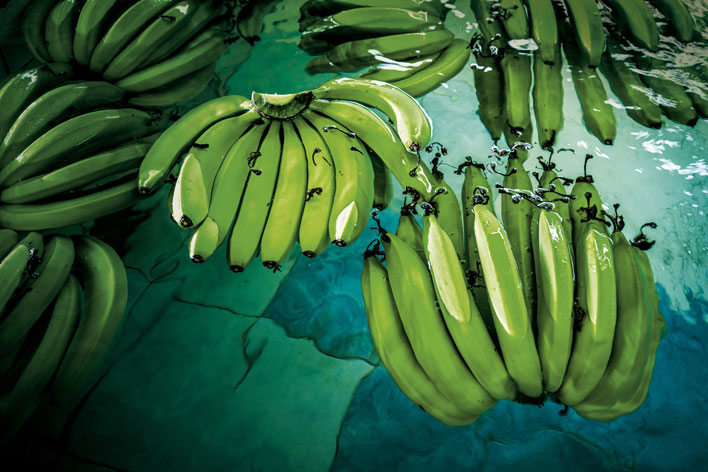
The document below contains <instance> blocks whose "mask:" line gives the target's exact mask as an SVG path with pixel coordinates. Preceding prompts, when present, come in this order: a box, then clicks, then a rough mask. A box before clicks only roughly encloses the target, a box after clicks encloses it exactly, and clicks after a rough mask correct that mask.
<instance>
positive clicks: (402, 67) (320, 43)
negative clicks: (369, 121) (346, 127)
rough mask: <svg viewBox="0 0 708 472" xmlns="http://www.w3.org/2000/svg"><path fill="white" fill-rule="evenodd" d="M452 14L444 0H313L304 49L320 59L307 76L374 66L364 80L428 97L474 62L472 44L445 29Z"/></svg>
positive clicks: (304, 23)
mask: <svg viewBox="0 0 708 472" xmlns="http://www.w3.org/2000/svg"><path fill="white" fill-rule="evenodd" d="M448 3H449V4H451V3H454V2H448ZM448 11H449V8H448V7H447V6H446V5H445V4H444V3H442V2H440V1H433V2H420V1H416V0H397V1H393V2H381V1H372V0H368V1H367V0H363V1H360V0H357V1H349V0H347V1H340V0H328V1H323V0H308V1H306V2H305V3H304V4H303V5H302V7H301V8H300V13H301V16H300V30H301V31H302V38H301V40H300V43H299V45H300V48H302V49H303V50H305V51H306V52H308V53H309V54H312V55H317V57H315V58H313V59H312V60H311V61H310V62H309V64H308V65H307V72H309V73H311V74H317V73H323V72H340V71H343V72H353V71H357V70H359V69H362V68H364V67H368V66H371V67H370V68H369V69H367V70H366V71H365V72H364V73H362V74H361V75H360V77H361V78H365V79H372V80H381V81H385V82H389V83H392V84H394V85H396V86H397V87H399V88H401V89H403V90H405V91H406V92H407V93H408V94H410V95H412V96H414V97H419V96H421V95H424V94H425V93H427V92H429V91H431V90H433V89H435V88H436V87H438V86H439V85H440V84H441V83H443V82H446V81H448V80H450V79H451V78H452V77H454V76H455V75H457V74H458V73H459V72H460V71H461V70H462V69H463V68H464V66H465V64H467V60H468V59H469V47H468V42H467V41H466V40H463V39H459V38H455V36H454V34H453V33H452V32H451V31H449V30H447V29H445V27H444V25H443V21H444V19H445V15H446V14H447V12H448Z"/></svg>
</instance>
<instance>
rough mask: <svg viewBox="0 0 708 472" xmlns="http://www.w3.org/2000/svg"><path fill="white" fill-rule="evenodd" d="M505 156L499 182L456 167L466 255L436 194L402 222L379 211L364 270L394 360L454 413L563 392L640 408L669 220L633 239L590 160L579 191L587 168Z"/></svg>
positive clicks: (602, 414) (599, 408)
mask: <svg viewBox="0 0 708 472" xmlns="http://www.w3.org/2000/svg"><path fill="white" fill-rule="evenodd" d="M497 157H498V156H497ZM504 157H506V158H507V159H506V161H507V162H506V164H507V165H506V172H504V173H503V178H502V182H501V183H496V184H495V185H494V186H492V185H491V184H490V180H492V179H491V177H494V179H498V177H497V176H492V175H491V174H487V173H486V171H487V169H490V168H493V167H494V166H491V167H490V165H489V164H486V165H485V164H484V163H481V162H476V161H474V160H473V159H472V158H471V157H468V158H467V159H466V161H465V162H463V163H462V164H461V165H460V166H459V167H458V169H457V170H456V172H457V173H458V174H462V173H464V175H465V178H464V184H463V188H462V208H463V212H462V213H463V219H464V239H465V252H464V254H463V255H462V256H460V255H458V253H457V251H456V250H455V247H454V244H453V242H452V240H451V238H450V237H449V235H448V234H447V233H446V232H445V231H444V230H442V229H441V227H440V224H439V219H438V216H437V210H436V207H435V205H432V204H431V202H430V201H427V202H426V201H424V199H422V198H419V197H415V198H414V199H413V200H412V201H411V202H410V203H407V204H405V205H404V207H403V210H402V212H401V216H400V218H399V221H398V228H397V229H396V231H395V233H394V232H393V231H387V230H386V229H383V228H382V227H381V224H380V223H379V225H378V226H379V236H378V238H377V239H375V240H374V241H372V243H371V244H370V245H369V247H368V248H367V251H366V253H365V254H364V269H363V273H362V279H361V282H362V293H363V296H364V304H365V307H366V313H367V318H368V322H369V329H370V333H371V337H372V340H373V343H374V346H375V348H376V350H377V352H378V354H379V357H380V359H381V362H382V364H383V366H384V367H385V368H386V370H387V371H388V372H389V374H390V375H391V377H392V378H393V380H394V381H395V383H396V384H397V385H398V387H399V388H400V390H401V391H402V392H403V393H404V394H405V395H406V396H407V397H408V398H409V399H410V400H411V401H412V402H413V403H414V404H416V405H417V406H419V407H420V408H422V409H423V410H424V411H426V412H427V413H428V414H430V415H432V416H433V417H435V418H437V419H438V420H439V421H441V422H443V423H445V424H448V425H465V424H470V423H472V422H473V421H475V420H476V419H477V418H478V417H479V416H480V415H481V414H482V413H483V412H484V411H486V410H488V409H490V408H492V407H493V406H494V405H495V403H496V402H497V401H498V400H511V401H516V402H519V403H529V404H534V405H541V404H543V403H544V402H545V401H546V400H547V399H550V400H551V401H553V402H556V403H559V404H563V405H565V406H566V407H567V406H570V407H572V408H573V409H574V410H575V411H576V412H577V413H578V414H579V415H580V416H582V417H584V418H588V419H592V420H597V421H611V420H614V419H616V418H618V417H620V416H623V415H626V414H629V413H631V412H633V411H635V410H636V409H638V408H639V407H640V406H641V404H642V403H643V402H644V399H645V398H646V395H647V392H648V389H649V384H650V382H651V378H652V373H653V369H654V364H655V360H656V352H657V349H658V345H659V342H660V341H661V338H662V337H663V335H664V333H665V330H666V325H665V321H664V317H663V316H662V314H661V313H659V311H658V296H657V293H656V290H655V285H654V276H653V273H652V268H651V265H650V263H649V258H648V257H647V255H646V253H645V252H644V251H645V250H647V249H649V248H650V247H651V246H652V245H653V244H654V242H653V241H650V240H649V239H648V238H647V237H646V235H644V233H643V229H644V228H645V227H648V226H649V227H656V225H655V224H653V223H649V224H647V225H644V226H642V232H640V235H639V236H638V237H636V238H634V239H632V240H631V241H630V240H628V239H627V237H626V236H625V235H624V233H623V232H622V229H623V228H624V218H623V216H620V215H619V214H618V209H619V204H615V205H614V206H613V208H614V211H611V210H610V209H609V208H608V207H607V206H605V205H604V204H603V203H602V200H601V199H600V195H599V193H598V191H597V188H596V187H595V185H594V183H593V178H592V176H591V175H588V174H587V171H585V173H584V175H582V176H579V177H577V178H576V179H575V183H574V184H573V186H572V188H571V189H570V191H569V192H566V190H565V188H564V186H566V185H570V184H571V183H573V180H572V179H567V178H565V177H562V176H559V175H558V174H557V173H556V172H555V170H554V169H555V164H554V163H552V162H551V161H550V159H549V161H548V162H544V161H542V160H541V159H540V158H539V160H540V163H541V165H542V173H540V175H539V172H537V171H533V172H532V173H531V175H529V173H528V172H527V171H526V169H525V168H524V165H523V162H522V161H521V160H520V158H519V157H518V156H517V153H516V152H515V149H511V150H510V152H507V153H505V154H504ZM591 157H592V156H589V155H588V156H587V157H586V167H587V160H588V159H589V158H591ZM488 175H489V178H488ZM531 176H534V177H535V178H536V179H537V181H538V186H536V187H534V185H533V184H532V180H531ZM493 181H494V180H492V182H493ZM495 198H496V199H501V200H502V201H501V213H500V215H499V216H497V214H496V210H495V206H494V205H493V199H495ZM432 200H433V201H434V198H433V199H432ZM417 213H421V214H420V218H418V217H416V216H415V214H417ZM421 218H422V226H421V223H420V219H421ZM377 221H378V220H377ZM610 227H612V228H613V229H612V231H610V230H609V228H610ZM379 256H383V257H382V258H381V259H380V258H379ZM565 411H566V410H565V409H564V410H561V414H564V412H565Z"/></svg>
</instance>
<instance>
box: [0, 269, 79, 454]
mask: <svg viewBox="0 0 708 472" xmlns="http://www.w3.org/2000/svg"><path fill="white" fill-rule="evenodd" d="M80 309H81V287H80V286H79V282H78V281H77V280H76V278H75V277H74V276H73V275H71V274H69V276H68V277H67V279H66V282H65V283H64V285H63V286H62V288H61V290H60V291H59V293H58V294H57V297H56V300H55V302H54V305H53V306H52V307H50V308H49V309H48V310H47V312H45V313H44V315H42V316H43V317H49V320H48V322H47V326H46V329H45V330H44V333H43V336H42V339H41V341H40V342H39V345H38V346H37V349H36V350H35V351H34V352H33V353H32V354H31V357H30V359H29V361H28V362H27V364H26V366H25V368H24V370H23V371H22V373H21V374H20V376H19V378H18V379H17V381H16V382H15V383H14V385H13V386H12V389H11V390H10V391H8V392H6V393H4V394H3V395H1V396H0V424H2V428H0V444H3V443H5V442H6V441H7V439H9V438H10V437H12V436H13V435H14V434H15V433H16V432H17V431H18V430H19V429H20V427H21V426H22V425H23V424H24V423H25V421H26V420H27V419H28V418H29V416H30V415H31V414H32V412H33V411H34V410H35V409H36V408H37V406H38V405H39V404H40V402H41V400H42V398H43V395H44V392H45V389H46V388H47V386H48V385H49V384H50V382H51V380H52V378H53V377H54V374H55V372H56V370H57V368H58V367H59V364H60V363H61V361H62V358H63V357H64V353H65V352H66V349H67V347H68V346H69V342H70V341H71V338H72V336H73V335H74V331H75V329H76V323H77V321H78V318H79V311H80ZM40 322H41V321H40Z"/></svg>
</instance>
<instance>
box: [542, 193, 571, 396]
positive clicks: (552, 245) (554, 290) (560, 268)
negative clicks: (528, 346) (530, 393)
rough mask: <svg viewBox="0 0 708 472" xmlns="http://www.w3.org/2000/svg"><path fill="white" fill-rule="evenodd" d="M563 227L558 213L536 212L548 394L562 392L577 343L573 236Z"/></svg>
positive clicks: (544, 381)
mask: <svg viewBox="0 0 708 472" xmlns="http://www.w3.org/2000/svg"><path fill="white" fill-rule="evenodd" d="M560 205H563V204H562V203H561V204H560ZM560 205H559V206H560ZM563 223H564V221H563V217H562V216H561V215H560V214H558V213H556V212H555V211H549V210H545V209H544V210H542V209H536V210H535V211H534V214H533V222H532V226H531V229H532V231H531V233H532V238H531V241H532V245H533V256H534V263H535V269H536V270H535V272H536V287H537V291H536V293H537V294H538V304H537V307H536V320H537V325H538V340H537V343H538V356H539V358H540V360H541V371H542V372H543V386H544V389H545V390H546V391H547V392H555V391H557V390H558V389H559V388H560V386H561V383H562V382H563V376H564V375H565V371H566V369H567V367H568V359H570V351H571V345H572V342H573V292H574V287H575V272H574V268H573V257H572V252H573V250H572V241H571V235H570V234H567V233H566V231H565V227H564V225H563Z"/></svg>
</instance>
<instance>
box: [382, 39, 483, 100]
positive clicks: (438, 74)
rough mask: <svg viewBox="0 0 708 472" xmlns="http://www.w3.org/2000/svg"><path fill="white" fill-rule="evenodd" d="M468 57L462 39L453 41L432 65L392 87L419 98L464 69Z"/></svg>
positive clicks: (395, 83) (467, 51)
mask: <svg viewBox="0 0 708 472" xmlns="http://www.w3.org/2000/svg"><path fill="white" fill-rule="evenodd" d="M469 57H470V51H469V48H468V43H467V42H466V41H464V40H462V39H453V40H452V41H451V42H450V44H449V45H448V46H447V47H446V48H445V49H443V51H442V53H441V54H440V57H439V58H438V59H437V60H436V61H435V63H434V64H432V65H431V66H430V67H426V68H425V69H423V70H421V71H418V72H416V73H415V74H413V75H411V76H410V77H406V78H405V79H402V80H397V81H396V82H394V84H393V85H395V86H396V87H399V88H401V89H402V90H404V91H405V92H406V93H408V94H409V95H411V96H413V97H420V96H421V95H425V94H426V93H428V92H430V91H431V90H433V89H435V88H437V87H438V85H440V84H441V83H443V82H447V81H448V80H450V79H452V78H453V77H455V76H456V75H457V74H458V73H459V72H460V71H461V70H462V69H463V68H464V67H465V64H467V59H469Z"/></svg>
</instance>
